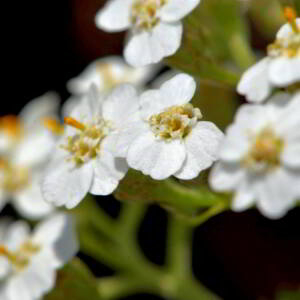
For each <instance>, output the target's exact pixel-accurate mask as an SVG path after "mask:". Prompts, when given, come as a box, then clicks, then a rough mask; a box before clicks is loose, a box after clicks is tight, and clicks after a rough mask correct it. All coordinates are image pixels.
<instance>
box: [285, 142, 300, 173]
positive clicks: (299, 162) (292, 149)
mask: <svg viewBox="0 0 300 300" xmlns="http://www.w3.org/2000/svg"><path fill="white" fill-rule="evenodd" d="M281 161H282V163H283V164H284V165H285V166H287V167H289V168H292V169H294V168H295V169H299V168H300V138H299V141H298V143H292V144H291V145H287V146H286V147H284V150H283V152H282V155H281Z"/></svg>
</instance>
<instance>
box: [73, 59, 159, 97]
mask: <svg viewBox="0 0 300 300" xmlns="http://www.w3.org/2000/svg"><path fill="white" fill-rule="evenodd" d="M157 69H158V66H153V65H151V66H147V67H141V68H132V67H130V66H129V65H127V64H126V62H125V61H124V60H123V58H121V57H119V56H109V57H105V58H101V59H97V60H96V61H94V62H92V63H91V64H90V65H89V66H87V68H86V69H85V70H84V71H83V72H82V73H81V74H80V75H79V76H78V77H75V78H73V79H71V80H69V82H68V83H67V87H68V90H69V92H70V93H72V94H73V95H75V96H81V95H83V94H85V93H87V92H88V90H89V88H90V86H91V85H92V84H94V85H95V86H96V87H97V88H98V90H99V92H107V91H109V90H111V89H113V88H115V87H116V86H118V85H120V84H122V83H130V84H132V85H134V86H136V87H137V88H138V87H143V86H144V85H145V84H146V83H147V81H149V80H150V79H151V78H152V77H153V76H154V74H155V72H156V71H157Z"/></svg>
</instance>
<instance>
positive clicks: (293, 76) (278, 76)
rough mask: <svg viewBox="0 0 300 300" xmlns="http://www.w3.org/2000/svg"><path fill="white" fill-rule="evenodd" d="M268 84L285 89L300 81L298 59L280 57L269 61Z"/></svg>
mask: <svg viewBox="0 0 300 300" xmlns="http://www.w3.org/2000/svg"><path fill="white" fill-rule="evenodd" d="M269 78H270V82H271V83H272V84H274V85H276V86H279V87H285V86H287V85H290V84H292V83H295V82H297V81H299V80H300V58H299V57H295V58H289V57H280V58H275V59H273V60H272V61H271V63H270V66H269Z"/></svg>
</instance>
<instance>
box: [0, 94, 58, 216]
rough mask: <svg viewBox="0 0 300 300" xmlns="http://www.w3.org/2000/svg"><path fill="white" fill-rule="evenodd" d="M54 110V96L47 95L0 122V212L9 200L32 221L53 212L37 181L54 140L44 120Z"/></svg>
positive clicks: (55, 108) (55, 103) (0, 119)
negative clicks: (0, 143) (44, 124)
mask: <svg viewBox="0 0 300 300" xmlns="http://www.w3.org/2000/svg"><path fill="white" fill-rule="evenodd" d="M57 108H58V99H57V96H56V95H55V94H53V93H47V94H45V95H44V96H42V97H40V98H37V99H35V100H33V101H31V102H30V103H29V104H27V105H26V106H25V107H24V109H23V110H22V112H21V113H20V115H19V116H18V117H16V116H4V117H1V118H0V136H1V141H2V147H1V154H0V211H1V210H2V208H3V206H4V205H5V204H6V203H7V202H8V200H11V203H12V204H13V205H14V207H15V208H16V209H17V211H18V212H19V213H20V214H21V215H23V216H24V217H27V218H31V219H36V218H41V217H44V216H45V215H47V214H49V213H50V212H52V211H53V209H54V208H53V206H52V205H49V204H48V203H46V202H45V201H44V199H43V197H42V194H41V191H40V185H39V181H40V179H41V174H42V172H43V170H44V168H45V165H46V163H47V162H48V159H49V155H50V154H51V151H52V149H53V147H54V146H55V140H56V139H55V137H54V136H53V135H52V134H51V133H50V132H49V131H48V130H47V129H46V128H45V127H44V126H43V120H45V118H48V117H50V118H53V117H54V116H55V114H56V111H57Z"/></svg>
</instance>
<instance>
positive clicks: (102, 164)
mask: <svg viewBox="0 0 300 300" xmlns="http://www.w3.org/2000/svg"><path fill="white" fill-rule="evenodd" d="M94 170H95V176H94V180H93V184H92V187H91V190H90V193H91V194H93V195H109V194H111V193H112V192H113V191H114V190H115V189H116V188H117V186H118V184H119V181H120V180H121V179H122V178H123V177H124V176H125V174H126V173H127V171H128V165H127V163H126V160H125V159H124V158H115V157H114V156H113V155H112V153H110V152H109V151H106V150H102V151H101V153H100V154H99V155H98V157H97V159H96V161H95V162H94Z"/></svg>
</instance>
